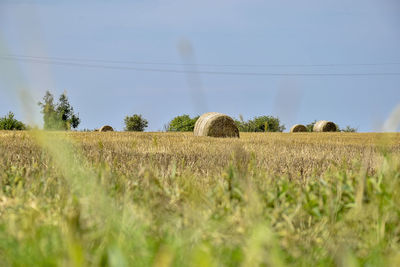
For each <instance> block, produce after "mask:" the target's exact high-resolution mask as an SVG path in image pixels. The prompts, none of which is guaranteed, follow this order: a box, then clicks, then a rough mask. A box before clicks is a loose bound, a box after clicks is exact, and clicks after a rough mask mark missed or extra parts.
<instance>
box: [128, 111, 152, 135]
mask: <svg viewBox="0 0 400 267" xmlns="http://www.w3.org/2000/svg"><path fill="white" fill-rule="evenodd" d="M124 121H125V131H134V132H143V131H144V129H145V128H147V124H148V121H147V120H146V119H144V118H143V117H142V115H140V114H134V115H133V116H126V117H125V120H124Z"/></svg>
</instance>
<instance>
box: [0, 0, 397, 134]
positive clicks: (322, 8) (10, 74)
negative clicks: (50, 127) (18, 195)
mask: <svg viewBox="0 0 400 267" xmlns="http://www.w3.org/2000/svg"><path fill="white" fill-rule="evenodd" d="M399 14H400V1H398V0H375V1H372V0H352V1H348V0H332V1H328V0H326V1H320V0H315V1H311V0H309V1H288V0H276V1H266V0H264V1H261V0H260V1H256V0H254V1H251V0H220V1H217V0H202V1H193V0H177V1H170V0H148V1H143V0H140V1H127V0H125V1H61V0H59V1H55V0H52V1H50V0H48V1H44V0H43V1H39V0H37V1H33V0H32V1H27V0H25V1H18V0H0V70H1V72H0V116H4V115H5V114H6V113H7V112H8V111H9V110H11V111H13V112H14V113H15V114H16V115H17V117H18V118H19V119H22V120H27V118H28V117H29V115H32V114H26V113H27V112H24V110H23V108H22V106H23V104H21V103H22V102H21V97H20V93H18V90H19V89H21V88H22V87H23V88H24V89H28V90H30V92H32V96H33V100H32V103H35V102H37V101H39V100H40V99H41V97H42V96H43V95H44V92H45V91H46V90H50V91H51V92H53V93H54V94H55V95H57V96H58V95H59V94H61V93H62V92H63V91H64V90H66V91H67V94H68V96H69V98H70V102H71V103H72V105H73V107H74V108H75V111H76V112H78V113H79V115H80V117H81V120H82V123H81V125H80V127H79V128H81V129H83V128H89V129H93V128H98V127H100V126H101V125H103V124H110V125H112V126H113V127H115V128H116V129H118V130H122V129H123V119H124V117H125V116H126V115H129V114H134V113H140V114H143V116H144V117H145V118H146V119H147V120H148V121H149V128H148V130H151V131H156V130H162V128H163V125H164V124H166V123H167V122H168V121H169V120H170V119H171V118H173V117H174V116H176V115H180V114H190V115H196V114H201V113H204V112H209V111H217V112H222V113H225V114H228V115H230V116H233V117H238V116H239V115H240V114H241V115H243V117H244V118H245V119H249V118H252V117H254V116H259V115H274V116H279V117H280V118H281V120H282V121H283V123H284V124H285V125H286V127H287V128H290V126H291V125H292V124H294V123H304V124H306V123H309V122H311V121H313V120H315V119H317V120H320V119H325V120H332V121H334V122H336V123H338V124H339V125H340V126H343V127H344V126H346V125H351V126H353V127H357V128H358V129H359V131H373V130H376V129H378V127H379V126H380V125H381V124H382V123H383V121H384V120H385V119H386V118H387V117H388V116H389V114H390V113H391V111H392V110H393V109H394V108H395V106H396V105H397V104H399V103H400V75H390V76H389V75H388V76H372V75H367V76H352V75H350V76H290V75H289V76H268V75H259V76H257V75H253V76H252V75H238V74H245V73H263V74H265V73H270V74H271V73H273V74H293V73H297V74H335V73H339V74H347V73H348V74H357V73H364V74H365V73H372V74H373V73H400V49H399V48H400V15H399ZM190 47H191V49H190ZM10 54H13V55H23V56H35V57H51V58H66V59H71V58H72V59H76V60H75V61H73V62H72V61H68V64H69V63H71V62H72V63H73V64H75V65H68V64H65V62H66V60H65V59H62V60H61V59H57V60H56V59H52V61H51V64H47V63H50V62H49V61H41V63H44V62H46V64H39V62H25V61H23V60H21V58H19V59H18V60H8V59H4V58H2V57H1V56H5V55H10ZM87 59H95V60H104V61H86V60H87ZM111 61H134V62H139V63H141V64H133V63H132V62H130V63H128V62H114V63H113V62H111ZM147 63H159V64H147ZM193 63H195V64H199V65H183V64H193ZM364 63H372V64H373V65H357V64H364ZM383 63H385V65H380V64H383ZM386 63H398V64H386ZM335 64H336V65H335ZM82 65H86V67H85V66H82ZM88 65H89V66H88ZM221 65H222V66H221ZM282 65H285V66H282ZM287 65H291V66H287ZM310 65H314V66H310ZM315 65H325V66H315ZM326 65H330V66H326ZM109 66H113V68H109ZM134 68H136V69H134ZM137 68H139V69H147V70H148V69H152V70H162V71H164V70H174V71H178V73H174V72H172V73H171V72H158V71H139V70H137ZM182 71H189V72H190V73H191V74H187V73H186V74H185V73H179V72H182ZM195 71H200V72H207V73H200V74H193V72H195ZM210 72H217V73H210ZM221 72H222V73H226V72H233V73H235V75H225V74H224V75H223V74H221ZM218 73H219V74H218ZM35 108H36V109H37V110H36V111H35V112H34V113H33V114H34V117H35V118H36V121H37V122H41V117H40V113H39V110H38V107H35ZM30 113H31V112H30Z"/></svg>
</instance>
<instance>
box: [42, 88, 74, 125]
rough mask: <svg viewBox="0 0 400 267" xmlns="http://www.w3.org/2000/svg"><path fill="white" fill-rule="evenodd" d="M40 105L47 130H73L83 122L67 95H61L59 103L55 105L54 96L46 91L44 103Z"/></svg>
mask: <svg viewBox="0 0 400 267" xmlns="http://www.w3.org/2000/svg"><path fill="white" fill-rule="evenodd" d="M38 105H39V106H40V107H41V108H42V114H43V121H44V129H45V130H71V127H72V128H74V129H75V128H77V127H78V126H79V124H80V122H81V120H80V118H79V116H78V115H76V114H75V113H74V109H73V107H72V106H71V104H70V103H69V100H68V97H67V94H66V93H65V92H64V93H63V94H61V95H60V98H59V99H58V103H57V104H55V103H54V96H53V95H52V94H51V93H50V92H49V91H46V94H45V96H44V97H43V102H39V103H38Z"/></svg>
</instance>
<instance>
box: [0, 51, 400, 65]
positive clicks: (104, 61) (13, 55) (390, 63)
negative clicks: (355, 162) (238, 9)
mask: <svg viewBox="0 0 400 267" xmlns="http://www.w3.org/2000/svg"><path fill="white" fill-rule="evenodd" d="M0 56H1V57H10V58H11V57H13V58H26V59H38V60H61V61H74V62H99V63H110V64H137V65H170V66H188V65H189V66H193V65H194V66H204V67H344V66H350V67H351V66H391V65H400V62H380V63H379V62H375V63H371V62H370V63H325V64H201V63H173V62H147V61H132V60H107V59H93V58H77V57H44V56H31V55H19V54H9V55H0Z"/></svg>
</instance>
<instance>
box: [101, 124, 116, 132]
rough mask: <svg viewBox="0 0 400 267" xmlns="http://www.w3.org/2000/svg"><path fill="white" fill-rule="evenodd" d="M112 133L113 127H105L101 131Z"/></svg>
mask: <svg viewBox="0 0 400 267" xmlns="http://www.w3.org/2000/svg"><path fill="white" fill-rule="evenodd" d="M112 131H114V129H113V127H111V126H109V125H104V126H103V127H101V128H100V130H99V132H112Z"/></svg>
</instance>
